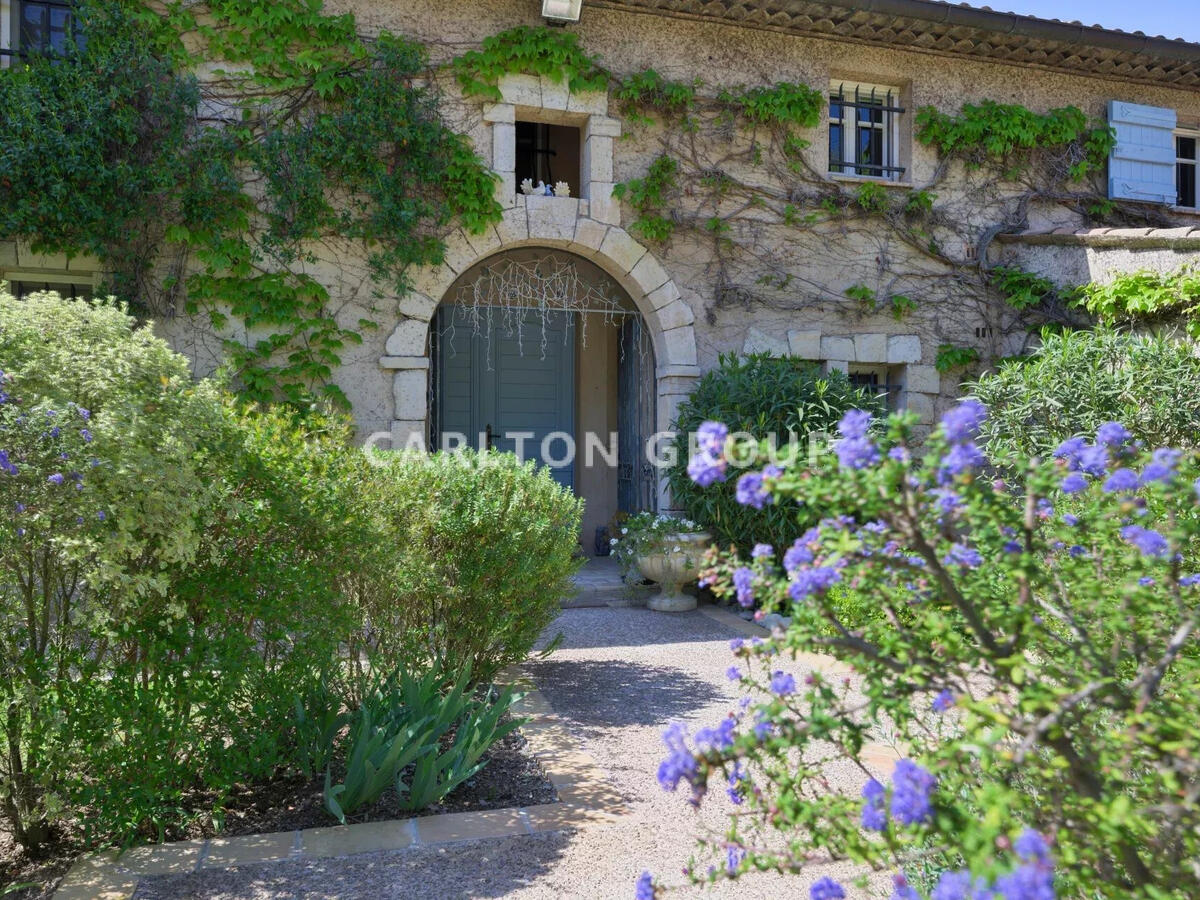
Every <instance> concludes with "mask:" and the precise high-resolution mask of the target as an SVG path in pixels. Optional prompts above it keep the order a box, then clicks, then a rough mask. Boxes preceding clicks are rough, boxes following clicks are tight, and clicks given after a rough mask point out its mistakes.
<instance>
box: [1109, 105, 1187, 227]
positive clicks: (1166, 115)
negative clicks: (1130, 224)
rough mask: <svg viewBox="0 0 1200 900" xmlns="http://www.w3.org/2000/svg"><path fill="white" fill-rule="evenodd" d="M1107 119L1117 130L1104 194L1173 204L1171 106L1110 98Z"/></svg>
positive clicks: (1173, 113) (1121, 198)
mask: <svg viewBox="0 0 1200 900" xmlns="http://www.w3.org/2000/svg"><path fill="white" fill-rule="evenodd" d="M1108 121H1109V124H1110V125H1112V126H1113V128H1114V129H1115V130H1116V133H1117V146H1116V147H1115V148H1113V152H1112V156H1111V157H1110V158H1109V164H1108V196H1109V197H1111V198H1112V199H1114V200H1141V201H1143V202H1147V203H1167V204H1174V203H1175V200H1176V198H1177V197H1178V189H1177V188H1176V186H1175V110H1173V109H1163V108H1161V107H1157V106H1141V105H1139V104H1137V103H1125V102H1123V101H1121V100H1110V101H1109V104H1108Z"/></svg>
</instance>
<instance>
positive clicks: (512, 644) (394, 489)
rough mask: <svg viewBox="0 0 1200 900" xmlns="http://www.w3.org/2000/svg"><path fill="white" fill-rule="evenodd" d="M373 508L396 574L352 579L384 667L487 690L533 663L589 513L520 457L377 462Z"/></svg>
mask: <svg viewBox="0 0 1200 900" xmlns="http://www.w3.org/2000/svg"><path fill="white" fill-rule="evenodd" d="M376 462H377V463H378V465H377V467H376V468H375V469H374V471H373V473H372V475H373V480H372V482H371V494H372V497H373V506H374V507H375V510H376V513H377V515H379V517H380V518H381V520H382V522H383V526H382V527H383V529H384V532H385V534H386V535H387V537H386V541H385V544H384V546H385V547H386V548H387V549H388V552H389V553H390V554H391V564H390V567H383V566H379V567H377V568H373V569H369V570H368V569H364V570H362V571H360V572H351V573H348V579H347V580H348V582H349V584H348V587H347V590H348V591H349V592H350V593H351V594H352V595H353V596H354V597H356V598H357V601H358V602H359V603H360V604H361V606H362V609H363V614H364V617H365V620H366V622H367V623H368V633H367V637H366V650H367V651H368V652H369V653H371V654H372V655H374V656H375V658H376V659H377V664H378V665H379V666H380V667H382V668H385V669H387V668H393V667H395V666H397V665H401V664H403V663H405V662H406V661H409V662H415V661H418V660H425V661H437V662H440V663H441V664H444V665H445V666H446V667H447V668H448V669H451V670H457V669H458V668H460V667H462V666H470V667H471V671H472V672H473V673H474V677H475V679H476V680H478V681H480V682H486V681H488V680H490V679H491V678H492V676H493V675H494V674H495V673H496V672H497V671H499V670H500V669H502V668H504V667H505V666H507V665H509V664H511V663H515V662H518V661H520V660H522V659H524V658H525V656H526V655H527V654H528V653H529V651H530V649H531V648H532V647H533V644H534V641H536V640H537V638H538V635H540V634H541V632H542V631H543V630H544V629H545V628H546V626H548V625H549V624H550V623H551V622H552V621H553V620H554V618H555V616H556V615H557V614H558V611H559V609H560V608H561V606H560V604H561V601H562V598H563V597H564V596H566V595H567V594H568V593H569V591H570V589H571V583H570V576H571V575H572V574H573V573H574V572H575V571H576V569H577V568H578V562H577V561H576V559H575V557H574V554H575V548H576V545H577V542H578V533H579V522H580V516H581V514H582V509H583V503H582V501H580V500H579V499H577V498H576V497H575V496H574V495H573V494H572V493H571V492H570V491H569V490H567V489H565V488H563V487H561V486H560V485H559V484H558V483H557V482H555V481H554V479H553V478H552V477H551V476H550V474H549V472H548V471H546V470H545V469H535V468H534V466H533V464H532V463H527V464H522V463H521V462H520V461H518V460H517V458H516V456H514V455H513V454H505V453H487V454H475V453H470V452H464V453H461V454H459V453H454V454H434V455H432V456H429V455H425V454H411V453H405V454H399V453H398V454H392V453H384V454H380V455H379V456H378V457H377V458H376Z"/></svg>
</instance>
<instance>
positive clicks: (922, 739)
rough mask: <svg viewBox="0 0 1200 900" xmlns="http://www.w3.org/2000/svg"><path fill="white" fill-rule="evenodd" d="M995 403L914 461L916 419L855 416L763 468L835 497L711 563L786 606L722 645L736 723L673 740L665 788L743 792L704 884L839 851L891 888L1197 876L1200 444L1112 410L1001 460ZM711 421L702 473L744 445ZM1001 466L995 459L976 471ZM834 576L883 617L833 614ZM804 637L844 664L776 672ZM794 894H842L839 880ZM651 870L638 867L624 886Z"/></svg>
mask: <svg viewBox="0 0 1200 900" xmlns="http://www.w3.org/2000/svg"><path fill="white" fill-rule="evenodd" d="M987 418H988V413H987V410H986V409H985V408H984V407H983V406H982V405H981V404H979V403H978V402H976V401H973V400H968V401H965V402H963V403H962V404H960V405H958V406H957V407H955V408H953V409H952V410H951V411H950V412H948V413H947V414H946V416H945V417H944V418H943V420H942V424H941V426H940V428H939V429H938V430H937V432H936V433H935V434H934V436H933V437H932V438H931V439H930V441H929V442H928V444H927V445H926V447H925V450H926V452H925V453H924V455H923V456H922V457H921V459H920V460H916V459H914V456H913V454H912V447H911V445H910V436H911V429H912V427H913V423H912V420H911V419H910V418H908V417H904V416H900V417H892V418H891V419H889V421H888V423H887V427H886V435H885V436H882V439H880V436H878V435H876V434H874V433H873V432H872V431H871V430H870V429H871V425H872V421H871V416H870V415H869V414H868V413H866V412H850V413H848V414H847V415H846V416H845V417H844V418H843V419H842V421H841V423H840V425H839V434H840V438H839V440H838V441H837V443H836V444H835V445H834V451H835V453H834V454H831V455H829V456H828V457H826V458H825V459H824V460H823V461H822V462H821V464H820V465H819V466H818V467H817V468H816V469H815V470H814V471H812V472H805V471H800V470H788V471H784V472H782V473H779V474H778V475H774V476H768V477H766V478H765V479H764V480H763V481H762V483H761V484H758V483H757V482H755V488H756V490H758V491H760V492H761V493H763V494H765V495H766V496H767V497H769V498H770V499H771V501H772V502H774V503H776V504H778V505H779V506H780V507H784V506H786V507H788V508H792V509H795V504H796V502H799V503H800V504H802V505H808V504H812V503H816V502H832V503H833V504H834V506H835V507H836V509H837V510H838V514H837V515H836V516H833V517H830V518H827V519H825V520H823V521H821V522H819V523H817V524H815V525H814V526H813V527H811V528H809V529H807V530H804V529H803V528H802V527H801V526H800V525H797V527H796V529H795V532H794V534H793V536H794V538H795V539H794V541H788V542H787V543H786V544H781V545H778V546H776V547H759V548H756V551H755V553H754V554H753V555H752V557H751V558H750V559H745V558H741V557H738V556H736V555H729V554H725V555H717V554H714V556H713V558H712V563H713V564H712V567H711V569H710V571H709V572H708V573H707V576H706V577H708V578H709V579H710V580H711V581H712V582H713V583H714V585H715V586H716V587H717V588H718V589H719V590H726V591H731V590H744V591H749V592H751V593H753V595H754V596H755V597H757V598H758V599H759V601H760V602H761V603H762V604H763V605H764V607H765V608H767V609H780V610H784V611H786V612H788V613H789V614H790V615H791V616H792V617H793V621H792V624H791V626H790V627H789V628H788V629H787V630H786V631H783V630H778V631H776V632H775V634H774V636H773V638H772V639H771V640H769V641H765V642H759V641H755V642H742V641H740V640H737V641H734V642H733V646H732V650H733V653H734V656H735V660H734V661H735V663H736V669H734V670H732V671H731V673H730V676H731V678H734V679H735V680H736V681H737V683H738V684H739V686H740V687H741V688H742V689H743V690H744V691H745V693H746V695H747V699H746V700H744V701H743V702H742V703H741V704H740V705H738V706H737V707H736V708H735V709H734V710H733V711H731V713H730V715H729V717H728V718H726V719H724V720H722V721H720V722H718V723H715V724H714V727H712V728H707V729H703V730H701V731H699V732H697V733H696V734H695V735H694V736H689V735H688V734H687V733H686V732H685V730H684V729H683V727H682V726H681V725H678V724H677V725H674V726H672V727H671V728H669V729H668V730H667V732H666V734H665V735H664V737H665V740H666V743H667V747H668V751H669V752H668V756H667V758H666V759H665V760H664V761H663V763H662V766H661V768H660V770H659V780H660V782H661V783H662V785H663V787H664V788H665V789H667V790H674V789H676V788H677V787H678V786H679V785H680V784H681V783H686V785H687V787H688V789H689V793H690V796H691V800H692V802H693V803H697V804H698V803H701V802H709V803H712V802H718V803H719V802H724V797H723V796H718V797H716V798H710V797H709V795H710V793H718V794H724V793H726V792H725V791H719V792H711V791H710V788H711V787H712V786H713V785H719V786H720V787H721V788H723V789H727V793H728V796H729V800H730V801H731V803H732V807H731V809H732V813H731V816H730V818H729V826H728V830H727V831H726V832H725V833H724V834H710V835H706V836H704V837H703V838H702V843H703V844H704V845H706V846H707V848H708V849H709V851H710V852H711V853H712V855H713V856H715V857H716V859H715V860H714V863H715V866H714V868H712V869H710V870H708V872H709V874H708V875H707V876H706V875H705V874H704V872H705V868H704V866H702V865H699V864H694V865H693V866H692V867H691V868H690V870H689V871H691V872H692V874H693V877H694V878H696V879H698V880H704V879H706V878H707V879H710V880H720V879H725V878H738V877H741V876H743V875H746V874H748V873H751V872H753V871H755V870H765V869H778V870H779V871H781V872H786V873H799V874H801V875H802V876H803V874H804V871H805V869H806V868H807V866H808V865H809V864H810V862H811V861H812V860H813V859H814V857H815V858H824V857H826V856H831V857H833V858H834V859H848V860H853V861H855V862H858V863H860V864H862V866H863V868H864V870H865V871H867V872H870V871H871V870H875V871H877V872H890V873H892V875H893V879H894V891H893V893H892V894H891V896H892V898H893V900H923V898H935V900H967V898H970V900H977V898H986V900H1000V898H1003V900H1032V898H1037V900H1042V898H1053V897H1055V896H1061V897H1089V898H1098V897H1106V898H1107V897H1111V898H1118V897H1119V898H1146V900H1149V898H1155V900H1163V898H1179V900H1183V898H1187V897H1195V896H1197V894H1198V893H1200V870H1198V869H1197V866H1196V860H1197V858H1200V830H1198V826H1200V802H1198V800H1200V726H1198V725H1197V722H1196V717H1195V712H1194V704H1195V697H1196V695H1197V691H1198V690H1200V666H1198V665H1197V662H1196V650H1197V645H1196V628H1197V626H1198V625H1200V575H1197V574H1195V568H1194V566H1195V563H1196V551H1197V541H1198V539H1200V477H1197V476H1198V475H1200V459H1198V458H1197V456H1196V454H1195V453H1193V452H1181V451H1177V450H1171V449H1163V448H1160V449H1156V450H1154V451H1152V452H1149V451H1144V450H1142V449H1140V448H1138V447H1137V446H1136V445H1135V443H1134V441H1133V438H1132V435H1131V434H1130V432H1129V431H1128V430H1127V429H1126V428H1125V427H1124V426H1123V425H1121V424H1119V423H1117V422H1106V423H1103V424H1102V425H1101V426H1100V427H1099V428H1098V429H1097V431H1096V433H1095V436H1094V437H1089V438H1083V437H1073V438H1070V439H1068V440H1066V441H1064V442H1063V443H1061V445H1059V446H1058V447H1056V448H1054V451H1053V454H1052V455H1048V456H1047V457H1046V458H1044V459H1042V460H1040V461H1037V460H1035V461H1030V460H1028V459H1026V458H1024V457H1019V456H1012V457H1002V458H999V459H989V458H988V457H987V456H986V455H985V453H984V451H983V449H982V448H981V447H980V446H979V444H978V438H979V435H980V432H981V428H982V427H984V426H985V423H986V422H987ZM705 435H706V437H705V442H704V444H703V446H702V448H701V449H702V453H701V456H700V463H699V464H698V465H697V466H696V467H694V470H693V471H694V472H695V473H696V474H697V475H698V476H700V477H704V476H705V475H706V474H707V473H706V472H704V471H702V470H703V469H705V468H708V469H718V468H719V467H720V465H721V463H722V462H723V461H724V457H725V455H726V454H727V453H729V452H731V450H732V446H731V441H729V440H728V438H727V433H726V431H725V430H724V429H723V428H721V427H720V426H717V425H715V424H713V423H710V424H709V426H708V428H707V429H706V432H705ZM993 463H998V464H1000V465H1001V466H1002V467H1003V469H1004V470H1006V471H1009V472H1012V473H1013V475H1012V476H1011V478H1010V479H1008V480H998V479H993V478H991V477H986V476H985V475H984V474H983V473H984V472H985V470H986V469H987V468H988V467H989V466H990V465H991V464H993ZM746 477H750V476H743V478H746ZM796 535H798V536H796ZM841 585H847V586H850V587H854V588H856V589H859V590H862V591H868V592H869V593H870V595H871V597H872V598H873V599H874V602H875V603H876V605H877V606H878V607H879V609H880V610H882V611H883V612H884V613H885V617H884V618H882V619H881V620H879V621H868V622H865V623H863V624H861V625H859V626H856V627H848V626H847V625H846V624H845V623H844V622H842V621H841V620H840V619H839V617H838V613H837V608H836V605H835V604H834V603H832V602H831V599H830V595H831V593H832V592H833V589H834V588H835V587H836V586H841ZM798 652H818V653H826V654H832V655H833V656H835V657H837V658H838V659H839V660H841V661H843V662H845V663H849V664H850V665H851V666H852V667H853V670H854V672H855V673H856V677H857V678H858V679H859V680H860V681H859V683H858V684H855V681H854V680H853V679H846V680H845V681H842V680H840V679H839V680H834V679H830V678H827V677H825V676H823V675H821V674H819V673H817V672H812V673H810V674H809V675H808V676H806V677H805V678H803V679H796V678H794V677H793V676H792V675H790V674H786V673H784V672H783V671H781V670H780V669H779V668H778V659H779V655H780V654H790V653H798ZM884 734H887V735H890V736H891V737H892V738H893V739H894V741H895V744H896V746H898V747H901V748H903V753H904V758H903V759H901V760H900V761H899V762H897V763H896V764H895V767H894V769H893V770H892V771H891V772H890V773H886V772H883V771H880V770H878V769H874V768H873V767H872V765H871V763H870V762H869V761H868V760H867V759H866V758H865V757H864V753H863V747H864V743H865V742H867V741H868V740H870V739H871V738H872V737H875V738H876V739H878V737H879V736H880V735H884ZM839 761H840V762H839ZM846 762H848V763H849V765H850V766H851V767H852V769H853V770H855V771H857V773H858V783H859V787H860V788H861V790H855V791H853V792H851V793H847V794H839V793H831V790H830V787H829V783H828V781H826V780H825V777H824V773H825V771H826V767H827V766H828V765H830V764H833V763H839V764H841V765H843V766H844V764H845V763H846ZM867 880H868V877H867V876H864V877H863V882H864V884H865V883H866V881H867ZM808 888H809V895H810V896H811V897H812V898H814V900H828V898H837V897H843V896H845V888H844V886H842V885H839V884H837V883H835V882H833V881H832V880H830V879H827V878H823V879H820V880H818V881H815V882H813V883H811V884H810V885H808ZM656 890H657V888H656V885H655V884H654V881H653V878H652V876H651V875H650V874H649V873H647V874H645V875H643V877H642V879H641V880H640V881H639V884H638V896H639V897H641V898H647V897H651V896H653V895H654V894H655V893H656ZM885 893H886V890H885Z"/></svg>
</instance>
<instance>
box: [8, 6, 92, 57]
mask: <svg viewBox="0 0 1200 900" xmlns="http://www.w3.org/2000/svg"><path fill="white" fill-rule="evenodd" d="M6 5H7V4H6ZM11 9H12V19H11V26H10V30H9V35H10V41H9V46H8V47H7V48H6V49H5V50H3V51H0V52H3V53H4V54H5V55H8V56H30V55H32V54H36V53H43V54H46V55H49V56H62V55H63V54H65V53H66V52H67V49H68V47H70V45H71V43H72V41H76V42H81V37H80V35H79V31H78V18H77V17H76V15H75V11H74V5H73V4H72V3H70V2H65V3H64V2H57V0H13V2H12V4H11Z"/></svg>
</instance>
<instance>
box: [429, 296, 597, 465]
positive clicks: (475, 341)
mask: <svg viewBox="0 0 1200 900" xmlns="http://www.w3.org/2000/svg"><path fill="white" fill-rule="evenodd" d="M487 318H488V317H487V316H480V317H479V318H478V320H477V321H473V320H472V316H471V314H470V312H468V311H467V310H465V309H463V308H461V307H452V308H447V307H443V308H442V309H441V310H439V313H438V330H437V333H438V341H437V391H438V396H437V423H438V430H439V432H440V435H439V441H438V443H439V446H441V445H442V440H441V435H447V434H462V435H466V437H467V441H468V443H469V444H470V446H472V447H475V448H476V449H480V448H481V447H482V446H483V444H484V443H486V440H487V438H486V435H488V434H489V433H490V434H491V435H492V446H493V447H494V448H495V449H497V450H502V451H508V452H516V451H517V450H518V445H519V444H522V439H520V438H518V437H517V436H518V435H522V436H523V446H521V447H520V449H522V450H523V453H522V455H523V457H524V458H525V459H534V460H537V461H539V463H540V462H543V459H542V444H543V441H544V440H545V439H546V438H547V436H549V435H551V434H553V433H555V432H562V433H565V434H567V435H570V436H571V438H572V440H573V439H574V436H575V323H574V318H573V317H572V316H569V315H567V314H565V313H550V314H547V315H546V316H545V317H544V318H543V316H541V315H530V316H528V317H527V318H526V320H525V321H524V323H523V324H522V326H521V328H520V329H517V328H516V327H515V326H512V327H509V323H506V322H505V321H504V317H503V315H502V314H501V312H500V310H496V311H495V313H494V314H493V316H491V321H490V322H489V321H486V319H487ZM547 449H548V450H549V454H550V456H551V457H552V458H553V459H554V460H555V461H562V460H564V458H565V459H566V460H569V461H562V462H557V464H554V465H551V472H552V474H553V476H554V478H555V479H556V480H557V481H558V482H559V483H560V484H562V485H563V486H564V487H568V488H574V485H575V466H574V461H573V459H571V457H570V455H569V454H568V453H567V447H566V445H565V443H564V442H563V441H562V440H554V441H551V442H550V443H549V445H548V447H547Z"/></svg>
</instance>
